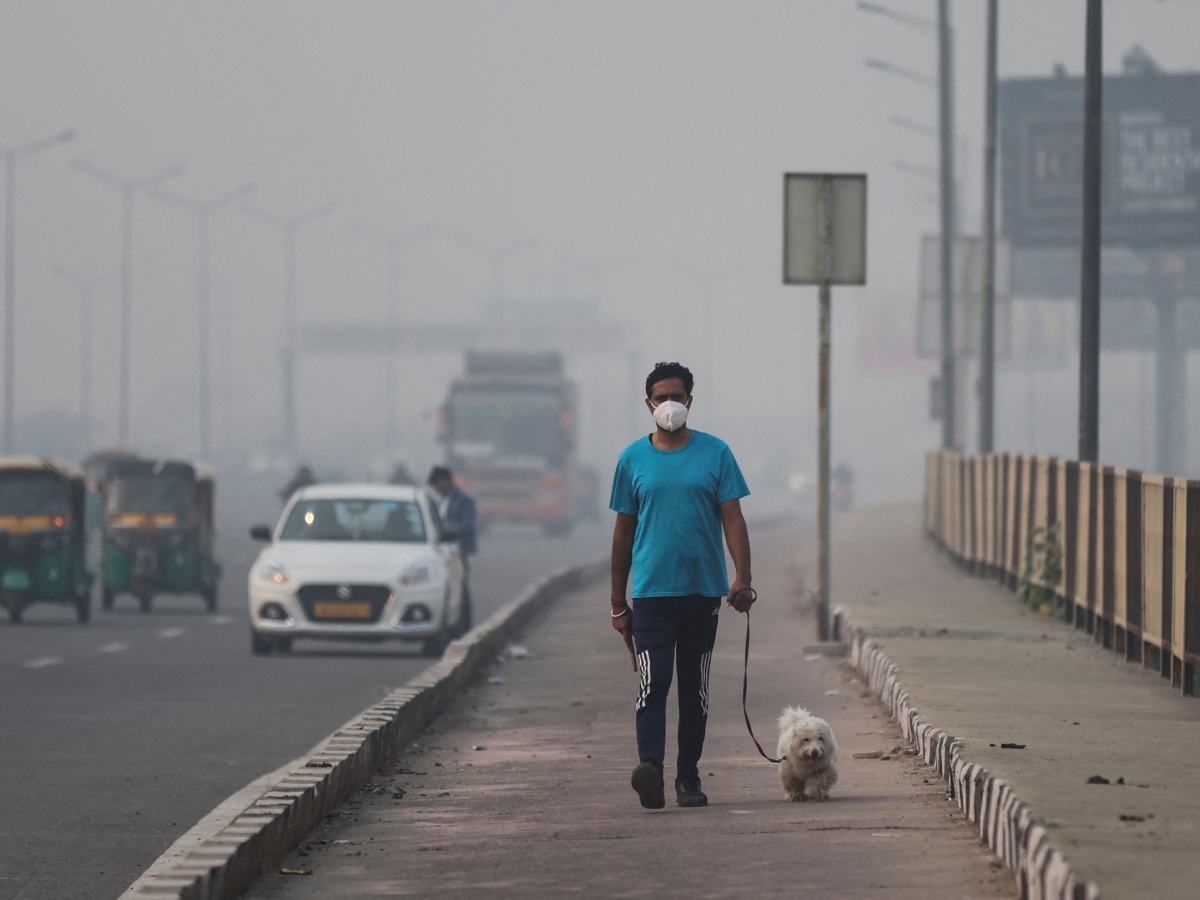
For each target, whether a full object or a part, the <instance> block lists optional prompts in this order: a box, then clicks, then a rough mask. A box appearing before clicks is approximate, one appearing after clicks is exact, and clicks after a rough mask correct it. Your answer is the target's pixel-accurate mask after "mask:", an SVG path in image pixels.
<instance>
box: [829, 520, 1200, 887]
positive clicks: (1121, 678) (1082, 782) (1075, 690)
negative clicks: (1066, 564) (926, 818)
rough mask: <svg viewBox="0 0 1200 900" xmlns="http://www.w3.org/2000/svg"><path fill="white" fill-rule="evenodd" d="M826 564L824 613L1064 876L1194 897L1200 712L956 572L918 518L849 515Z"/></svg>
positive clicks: (1079, 637)
mask: <svg viewBox="0 0 1200 900" xmlns="http://www.w3.org/2000/svg"><path fill="white" fill-rule="evenodd" d="M833 551H834V560H835V572H836V576H835V584H834V599H835V602H837V603H840V604H842V605H843V606H844V607H845V608H846V609H847V612H848V616H849V619H850V621H852V622H853V624H854V625H855V626H856V627H857V628H858V629H859V630H860V631H861V632H862V633H863V634H864V635H865V637H866V638H867V639H868V640H869V641H870V642H871V643H873V644H874V645H875V646H876V647H877V648H878V650H879V653H880V654H881V656H882V657H884V658H886V659H888V660H890V661H891V662H892V663H894V664H895V666H896V669H897V672H896V677H897V681H898V686H899V687H900V688H902V689H904V690H907V692H908V703H909V704H911V707H912V708H913V709H914V710H915V711H916V713H917V714H919V716H920V718H921V719H922V720H923V721H925V722H926V723H929V724H931V725H933V726H935V727H936V728H939V729H942V730H944V731H945V732H947V733H948V734H949V735H952V736H953V737H954V738H957V740H958V743H959V748H960V753H961V755H962V758H963V759H964V760H967V761H969V762H970V763H973V764H977V765H978V766H980V767H982V769H983V770H986V772H987V773H990V775H991V776H992V777H993V778H994V779H998V780H1000V781H1001V782H1003V784H1005V785H1006V786H1007V787H1008V788H1009V789H1010V790H1011V792H1012V794H1013V795H1015V797H1016V798H1018V799H1019V800H1020V801H1023V802H1024V804H1026V806H1027V807H1028V810H1029V814H1030V817H1031V819H1032V820H1034V821H1039V820H1040V821H1041V822H1042V823H1044V825H1045V827H1046V832H1045V833H1046V835H1047V838H1048V841H1049V843H1050V845H1052V846H1053V847H1055V848H1056V849H1058V850H1059V851H1060V852H1061V853H1062V854H1063V856H1064V857H1065V858H1066V860H1067V861H1068V862H1069V863H1070V865H1071V867H1072V868H1073V870H1074V872H1075V875H1076V877H1077V878H1079V879H1081V880H1086V881H1090V882H1093V883H1094V884H1096V885H1097V886H1098V887H1099V890H1100V892H1101V895H1102V896H1103V897H1104V898H1105V900H1117V898H1131V900H1132V898H1138V900H1145V898H1169V897H1186V896H1196V893H1197V888H1196V885H1197V884H1198V883H1200V752H1198V748H1200V701H1198V700H1197V699H1195V698H1186V697H1181V696H1180V695H1179V693H1178V691H1175V690H1172V689H1171V688H1170V685H1169V683H1168V682H1166V681H1164V680H1163V679H1162V678H1160V677H1159V676H1158V674H1156V673H1152V672H1148V671H1144V670H1142V669H1140V668H1138V667H1136V666H1132V665H1129V664H1126V663H1124V662H1122V661H1121V660H1120V659H1119V658H1118V657H1116V656H1114V655H1113V653H1112V652H1111V651H1106V650H1102V649H1100V648H1098V647H1097V646H1096V644H1095V643H1094V641H1093V639H1092V638H1091V637H1090V636H1089V635H1087V634H1086V633H1084V632H1081V631H1076V630H1074V629H1072V628H1071V627H1069V626H1067V625H1065V624H1064V623H1062V622H1061V621H1057V620H1054V619H1050V618H1047V617H1045V616H1042V615H1040V614H1038V613H1035V612H1032V611H1030V610H1029V609H1027V608H1026V607H1025V606H1024V605H1022V604H1021V603H1019V602H1018V601H1017V599H1016V598H1015V596H1014V595H1013V594H1012V593H1011V592H1010V591H1008V590H1006V589H1004V588H1003V587H1001V586H1000V585H998V584H996V583H995V582H992V581H990V580H986V579H981V578H976V577H973V576H970V575H967V574H965V573H963V572H962V571H960V570H959V569H958V568H957V567H956V566H955V565H954V564H953V563H952V562H951V561H950V560H949V558H948V557H946V556H945V555H943V554H942V553H940V552H939V551H937V550H936V549H935V548H934V546H933V545H932V543H931V542H929V541H927V540H926V539H925V538H924V537H923V536H922V534H921V514H920V510H919V509H918V508H917V507H915V506H913V507H909V506H892V507H877V508H873V509H865V510H857V511H855V512H853V513H851V514H850V516H848V517H847V518H846V519H844V520H843V521H841V522H840V523H839V525H838V527H837V529H836V531H835V539H834V548H833ZM1005 744H1015V745H1018V747H1010V748H1005V747H1004V745H1005ZM1094 776H1099V778H1101V779H1104V781H1103V783H1095V782H1094ZM1089 779H1093V781H1092V782H1090V781H1089Z"/></svg>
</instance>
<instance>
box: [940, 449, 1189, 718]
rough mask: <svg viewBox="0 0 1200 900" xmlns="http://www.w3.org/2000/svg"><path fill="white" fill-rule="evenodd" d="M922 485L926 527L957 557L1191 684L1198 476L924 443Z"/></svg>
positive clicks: (1129, 656)
mask: <svg viewBox="0 0 1200 900" xmlns="http://www.w3.org/2000/svg"><path fill="white" fill-rule="evenodd" d="M925 487H926V492H925V529H926V531H927V532H928V534H929V535H930V536H931V537H932V538H933V539H934V540H936V541H937V542H938V543H939V544H940V545H941V546H942V547H943V548H944V549H945V550H946V552H947V553H949V554H950V555H951V556H952V557H953V558H954V559H955V560H956V561H958V562H959V563H960V564H962V565H963V566H964V567H965V568H968V569H969V570H971V571H974V572H976V573H977V574H980V575H986V576H991V577H995V578H998V579H999V580H1000V581H1001V582H1003V583H1005V584H1007V585H1008V586H1009V587H1010V588H1012V589H1013V590H1018V591H1020V592H1021V593H1022V594H1024V595H1025V596H1026V598H1027V599H1028V598H1029V597H1031V596H1032V597H1034V598H1036V599H1040V600H1041V603H1040V604H1039V605H1040V606H1041V609H1042V611H1043V612H1050V611H1055V612H1061V613H1062V615H1063V618H1064V619H1065V620H1066V621H1067V622H1068V623H1072V624H1074V625H1075V627H1076V628H1079V629H1082V630H1086V631H1087V633H1088V634H1091V635H1094V636H1095V639H1096V642H1097V643H1101V644H1103V645H1104V646H1105V647H1108V648H1110V649H1112V650H1114V651H1115V652H1116V653H1118V654H1120V655H1121V656H1122V657H1124V658H1125V659H1126V660H1127V661H1129V662H1134V663H1140V664H1141V665H1142V666H1143V667H1144V668H1148V669H1154V670H1156V671H1157V672H1159V673H1160V674H1161V675H1162V676H1163V677H1164V678H1169V679H1171V684H1172V685H1173V686H1175V687H1178V688H1179V689H1180V690H1181V691H1182V692H1183V693H1184V694H1188V695H1194V694H1196V693H1200V481H1197V480H1190V479H1186V478H1171V477H1168V476H1164V475H1152V474H1148V473H1145V472H1138V471H1136V470H1134V469H1126V468H1121V467H1119V466H1102V465H1098V464H1094V463H1085V462H1076V461H1074V460H1066V459H1060V458H1058V457H1053V456H1034V455H1031V454H1024V453H992V454H986V455H979V456H963V455H961V454H957V453H950V452H948V451H944V450H935V451H933V452H931V453H930V454H929V455H928V456H927V458H926V469H925ZM1047 607H1049V609H1047Z"/></svg>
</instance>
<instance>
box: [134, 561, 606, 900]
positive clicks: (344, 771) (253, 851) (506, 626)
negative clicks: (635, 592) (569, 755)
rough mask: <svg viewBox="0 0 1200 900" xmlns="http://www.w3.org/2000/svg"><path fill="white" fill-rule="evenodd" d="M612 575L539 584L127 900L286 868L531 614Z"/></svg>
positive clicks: (235, 890)
mask: <svg viewBox="0 0 1200 900" xmlns="http://www.w3.org/2000/svg"><path fill="white" fill-rule="evenodd" d="M607 571H608V559H607V557H605V558H604V559H602V560H594V561H591V562H587V563H583V564H580V565H574V566H568V567H565V568H563V569H560V570H558V571H557V572H554V573H552V574H550V575H548V576H546V577H545V578H542V579H540V580H538V581H536V582H534V583H533V584H531V585H530V586H529V587H528V588H526V589H525V590H524V591H523V592H522V593H521V594H520V595H519V596H517V597H516V598H515V599H513V600H512V601H510V602H509V603H507V604H506V605H505V606H503V607H501V608H500V609H499V610H497V611H496V612H495V613H494V614H493V615H492V616H490V617H489V618H488V619H487V620H486V621H485V622H483V623H481V624H480V625H478V626H477V627H475V628H474V629H472V630H471V632H470V633H468V634H467V635H465V636H464V637H462V638H461V639H459V640H457V641H454V642H452V643H451V644H450V646H449V647H447V649H446V652H445V653H444V654H443V656H442V658H441V660H440V661H438V662H437V663H434V664H433V665H431V666H430V667H429V668H427V669H426V670H425V671H424V672H422V673H421V674H420V675H418V676H417V677H416V678H414V679H413V680H412V681H410V682H408V683H407V684H406V685H404V686H403V687H401V688H398V689H396V690H394V691H392V692H391V693H390V694H388V695H387V696H386V697H385V698H384V699H383V700H382V701H380V702H379V703H377V704H375V705H373V706H371V707H369V708H368V709H366V710H364V711H363V712H362V713H360V714H359V715H358V716H356V717H355V718H353V719H351V720H350V721H349V722H347V723H346V724H345V725H343V726H342V727H341V728H339V729H338V730H337V731H335V732H334V733H333V734H331V735H330V736H329V737H328V738H327V739H326V740H324V741H322V742H321V743H320V744H318V745H317V748H316V749H315V751H314V752H313V754H312V755H311V756H310V757H309V758H307V760H304V759H303V758H302V759H301V760H298V761H297V762H298V763H299V764H298V765H293V766H287V767H285V768H284V770H282V771H280V772H279V773H276V774H278V775H279V778H278V779H277V780H275V779H267V781H273V782H274V783H268V784H262V783H261V782H262V780H261V779H260V781H259V782H256V784H258V785H260V786H261V787H262V788H263V790H262V791H261V793H258V794H257V796H250V797H245V794H244V792H239V793H238V795H235V797H238V796H241V797H244V798H245V799H246V800H247V802H246V803H245V805H244V807H242V808H241V809H240V810H239V809H232V810H227V811H226V814H225V817H226V823H225V824H223V825H222V826H221V827H213V828H210V829H208V831H209V833H208V834H205V835H204V836H203V837H202V838H201V839H199V840H197V842H196V844H195V846H193V847H191V848H189V849H185V850H183V851H179V850H177V847H178V844H177V845H176V847H173V848H172V851H175V852H172V851H168V856H170V864H169V865H163V866H159V865H157V864H156V865H154V866H151V867H150V868H149V869H148V870H147V874H146V875H143V876H142V877H141V878H139V879H138V881H137V882H135V883H134V884H133V885H132V886H131V887H130V888H129V890H127V891H126V892H125V894H123V895H122V898H123V900H124V898H129V900H134V898H140V900H168V898H177V900H223V898H229V897H236V896H237V895H238V894H239V893H241V892H242V891H243V890H245V889H246V888H247V887H248V886H249V885H250V884H252V883H253V882H254V881H255V879H257V878H258V877H259V876H261V875H262V874H263V873H264V872H267V871H269V870H271V869H272V868H274V867H276V866H278V865H279V862H280V861H281V860H282V859H283V857H284V855H285V854H286V853H287V852H288V851H289V850H290V849H291V848H292V847H294V846H295V845H296V844H297V843H298V842H299V841H300V840H301V839H302V838H303V837H304V836H305V835H306V834H307V833H308V832H309V831H310V830H311V829H312V828H313V827H314V826H315V825H316V824H317V823H319V822H320V821H321V818H322V817H323V816H325V815H327V814H328V813H330V812H332V811H333V810H334V809H336V808H337V807H338V806H339V805H340V804H341V803H342V802H343V801H344V800H346V799H347V798H348V797H350V796H352V795H353V794H354V793H355V792H356V791H358V789H359V788H360V787H361V786H362V785H363V784H365V783H366V782H367V781H368V780H369V779H370V778H371V777H372V776H373V775H374V774H375V773H376V772H378V771H379V769H380V768H382V767H383V766H384V765H385V764H386V763H387V761H388V759H389V758H390V757H392V756H395V755H396V754H398V753H399V752H400V751H401V750H403V748H404V747H405V746H406V745H407V744H408V743H409V742H410V741H411V740H412V739H413V737H415V736H416V735H417V734H419V733H420V732H421V731H422V730H423V729H424V728H425V727H426V726H427V725H429V723H430V722H432V721H433V720H434V719H435V718H437V716H438V715H439V714H440V713H441V712H442V711H443V710H444V709H445V708H446V707H447V706H448V705H449V703H450V702H451V701H452V700H453V698H454V697H455V696H456V695H457V694H458V692H459V691H461V690H462V688H464V687H465V686H466V685H468V684H469V683H470V682H471V680H472V679H473V678H474V677H475V676H476V675H477V674H478V672H479V671H480V669H481V668H482V667H483V666H485V665H487V664H488V663H490V662H491V661H493V660H494V659H495V657H496V655H497V654H498V653H499V652H500V651H501V650H502V649H503V647H504V645H505V644H506V643H507V641H509V640H510V639H511V638H512V637H513V636H514V635H515V634H517V633H518V632H519V631H520V630H521V629H522V628H523V627H524V626H525V625H526V624H527V623H528V622H529V620H530V619H531V617H533V616H534V615H535V614H537V613H538V612H539V611H540V610H542V609H543V608H544V607H545V606H547V605H548V604H549V603H551V602H552V601H554V600H556V599H558V598H559V597H561V596H563V595H565V594H568V593H570V592H572V591H574V590H577V589H579V588H581V587H583V586H584V585H586V584H588V583H589V582H591V581H593V580H595V579H596V578H599V577H601V576H602V575H603V574H604V573H606V572H607ZM253 793H255V792H253V791H252V792H251V794H253ZM231 799H232V798H231ZM227 805H228V804H222V806H223V807H224V806H227ZM235 805H236V806H241V803H240V802H239V803H237V804H235ZM218 809H220V807H219V808H218ZM215 812H216V811H214V813H215Z"/></svg>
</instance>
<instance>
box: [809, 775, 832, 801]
mask: <svg viewBox="0 0 1200 900" xmlns="http://www.w3.org/2000/svg"><path fill="white" fill-rule="evenodd" d="M836 781H837V772H835V771H833V770H831V769H822V770H821V771H819V772H816V773H814V774H813V777H812V778H810V779H809V780H808V781H807V782H806V783H805V785H804V793H805V796H806V797H807V798H808V799H809V800H827V799H829V790H830V788H832V787H833V785H834V783H835V782H836Z"/></svg>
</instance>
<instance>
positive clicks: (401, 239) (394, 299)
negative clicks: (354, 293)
mask: <svg viewBox="0 0 1200 900" xmlns="http://www.w3.org/2000/svg"><path fill="white" fill-rule="evenodd" d="M350 230H351V231H353V232H354V233H355V234H357V235H359V236H361V237H365V238H367V239H368V240H371V241H374V242H375V243H377V244H379V245H380V246H381V247H383V248H384V250H386V251H387V269H388V272H387V301H388V349H387V373H386V378H385V381H384V403H385V404H386V406H387V453H388V454H389V456H393V455H395V453H396V443H397V440H398V433H399V426H398V423H397V421H396V395H397V393H398V391H397V389H396V387H397V386H396V382H397V376H396V336H397V334H398V333H399V331H400V251H401V250H402V249H403V248H404V247H406V246H407V245H409V244H411V243H414V242H416V241H419V240H421V239H422V238H425V237H428V236H429V235H431V234H433V233H434V232H435V231H436V230H437V229H436V227H435V226H433V225H422V226H421V227H420V228H418V229H416V230H415V231H412V232H410V233H409V234H406V235H389V234H384V233H382V232H379V231H376V230H374V229H372V228H368V227H367V226H365V225H358V224H354V225H351V226H350ZM388 462H389V464H390V463H393V462H395V460H394V459H389V460H388Z"/></svg>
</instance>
